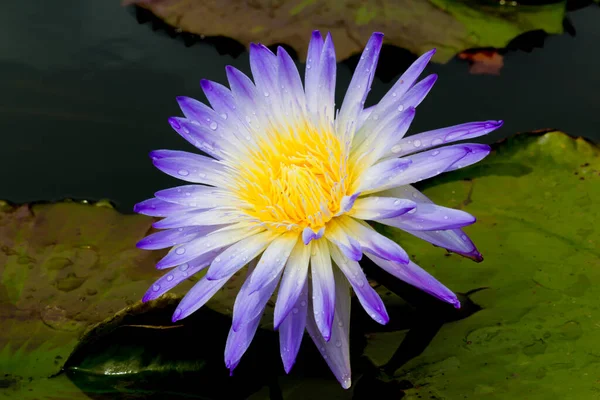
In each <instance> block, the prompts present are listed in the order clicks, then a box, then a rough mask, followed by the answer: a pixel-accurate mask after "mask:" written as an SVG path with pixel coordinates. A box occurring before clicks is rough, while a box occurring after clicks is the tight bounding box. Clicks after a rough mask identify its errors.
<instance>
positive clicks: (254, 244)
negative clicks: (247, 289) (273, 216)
mask: <svg viewBox="0 0 600 400" xmlns="http://www.w3.org/2000/svg"><path fill="white" fill-rule="evenodd" d="M276 235H277V234H274V233H273V232H271V231H264V232H261V233H258V234H255V235H252V236H249V237H247V238H244V239H242V240H240V241H239V242H237V243H235V244H234V245H232V246H231V247H229V248H228V249H227V250H225V251H224V252H223V253H221V254H219V255H218V256H217V257H215V259H214V260H213V262H212V264H211V265H210V268H209V269H208V272H207V273H206V277H207V278H208V279H210V280H219V279H222V278H224V277H226V276H229V275H231V274H234V273H236V272H237V271H239V270H240V269H241V268H242V267H244V265H246V264H248V262H249V261H252V260H253V259H254V258H255V257H257V256H258V255H259V254H260V253H262V252H263V251H264V250H265V248H267V246H269V244H270V243H271V241H272V240H273V238H274V237H276Z"/></svg>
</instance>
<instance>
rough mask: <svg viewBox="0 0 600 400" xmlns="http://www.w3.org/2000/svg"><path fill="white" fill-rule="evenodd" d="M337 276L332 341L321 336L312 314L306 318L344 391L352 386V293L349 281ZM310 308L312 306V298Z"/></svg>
mask: <svg viewBox="0 0 600 400" xmlns="http://www.w3.org/2000/svg"><path fill="white" fill-rule="evenodd" d="M334 275H335V283H334V284H335V318H334V323H333V327H332V330H331V340H325V339H323V337H322V336H321V332H320V329H319V325H318V323H317V322H316V321H315V318H314V316H313V315H311V313H308V315H307V317H306V329H307V330H308V333H309V334H310V337H311V338H312V340H313V342H315V345H316V346H317V349H319V351H320V352H321V355H322V356H323V358H324V359H325V362H327V365H329V369H331V372H333V374H334V375H335V377H336V378H337V380H338V381H339V382H340V384H341V385H342V387H343V388H344V389H348V388H349V387H350V385H351V371H350V338H349V333H350V291H349V289H350V288H349V286H348V281H347V280H346V278H345V277H344V276H343V275H342V273H341V272H340V271H338V270H337V269H336V270H335V271H334ZM308 300H309V303H308V304H309V307H311V306H312V304H311V303H312V301H311V298H310V296H309V297H308Z"/></svg>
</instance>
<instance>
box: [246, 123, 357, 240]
mask: <svg viewBox="0 0 600 400" xmlns="http://www.w3.org/2000/svg"><path fill="white" fill-rule="evenodd" d="M250 152H251V157H250V158H249V159H250V161H249V162H247V163H245V164H244V165H242V166H241V168H240V170H239V174H240V175H239V177H238V179H237V182H236V183H237V190H236V191H237V193H238V196H239V197H240V198H241V199H242V200H244V201H245V202H246V203H247V204H248V205H249V207H248V209H246V210H245V211H246V212H247V213H248V214H249V215H250V216H252V217H254V218H256V219H257V220H258V221H260V223H262V224H263V225H264V226H266V227H267V228H269V229H273V230H286V229H287V230H299V231H301V230H303V229H304V228H306V227H310V228H312V229H313V230H314V231H317V230H319V229H320V228H321V227H323V226H325V224H326V223H327V222H328V221H329V220H331V218H333V216H334V215H335V214H336V213H337V212H338V211H339V209H340V203H341V200H342V198H343V197H344V196H345V195H346V190H347V188H348V178H347V176H348V165H347V157H346V156H345V154H344V149H343V147H342V144H341V143H340V141H339V140H338V138H337V137H335V135H334V134H333V132H331V131H330V130H327V129H325V130H320V129H316V128H314V127H313V126H312V125H310V124H309V123H305V124H304V125H303V126H301V127H299V128H296V129H294V128H293V127H286V128H284V129H279V130H277V131H275V132H270V133H268V134H267V135H266V136H265V138H264V139H261V140H260V141H259V142H258V146H257V148H256V149H252V150H250Z"/></svg>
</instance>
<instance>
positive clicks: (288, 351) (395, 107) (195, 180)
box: [135, 31, 502, 388]
mask: <svg viewBox="0 0 600 400" xmlns="http://www.w3.org/2000/svg"><path fill="white" fill-rule="evenodd" d="M382 39H383V35H382V34H381V33H374V34H373V35H372V36H371V38H370V39H369V42H368V43H367V45H366V47H365V49H364V51H363V53H362V56H361V57H360V61H359V63H358V66H357V67H356V71H355V72H354V75H353V77H352V80H351V82H350V84H349V86H348V89H347V91H346V95H345V97H344V100H343V103H342V105H341V107H340V108H339V110H336V107H335V103H334V93H335V80H336V62H335V61H336V58H335V50H334V47H333V41H332V39H331V36H330V35H327V37H326V38H325V39H323V37H322V36H321V34H320V33H319V32H318V31H315V32H313V34H312V38H311V40H310V44H309V49H308V57H307V60H306V69H305V76H304V84H303V82H302V79H301V77H300V74H299V73H298V70H297V68H296V66H295V64H294V62H293V61H292V59H291V57H290V56H289V54H288V53H287V52H286V51H285V50H284V49H283V48H281V47H280V48H278V49H277V54H274V53H273V52H271V51H270V50H269V49H268V48H267V47H265V46H263V45H260V44H252V45H251V47H250V67H251V70H252V76H253V78H254V82H252V80H251V79H250V78H249V77H247V76H246V75H244V74H243V73H242V72H240V71H239V70H237V69H235V68H233V67H230V66H228V67H227V68H226V74H227V79H228V81H229V86H230V88H229V89H228V88H226V87H225V86H223V85H221V84H218V83H215V82H211V81H207V80H202V81H201V86H202V89H203V91H204V93H205V95H206V97H207V98H208V101H209V102H210V107H209V106H207V105H205V104H203V103H201V102H199V101H197V100H194V99H191V98H188V97H179V98H177V101H178V102H179V105H180V107H181V110H182V112H183V114H184V115H185V118H181V117H173V118H170V119H169V123H170V125H171V127H172V128H173V129H174V130H175V131H176V132H177V133H179V134H180V135H181V136H183V137H184V138H185V139H186V140H188V141H189V142H190V143H191V144H193V145H194V146H195V147H197V148H198V149H199V150H200V151H201V152H202V153H204V154H203V155H200V154H192V153H188V152H184V151H175V150H157V151H154V152H152V153H151V157H152V162H153V163H154V165H155V166H156V167H157V168H158V169H160V170H161V171H163V172H164V173H166V174H169V175H171V176H174V177H176V178H179V179H181V180H183V181H186V182H188V184H186V185H184V186H179V187H175V188H171V189H166V190H162V191H159V192H157V193H156V195H155V196H156V197H155V198H152V199H149V200H146V201H143V202H141V203H139V204H137V205H136V207H135V210H136V211H137V212H138V213H141V214H146V215H151V216H156V217H164V218H163V219H161V220H158V221H157V222H156V223H154V227H155V228H157V229H161V231H159V232H158V233H154V234H152V235H150V236H148V237H146V238H145V239H143V240H141V241H140V242H139V244H138V247H140V248H142V249H162V248H169V247H171V250H170V251H169V253H168V254H167V255H166V256H165V257H164V258H163V259H162V260H160V261H159V262H158V263H157V268H159V269H165V270H167V271H166V274H165V275H164V276H163V277H161V278H160V279H159V280H157V281H156V282H155V283H154V285H152V287H150V289H149V290H148V292H147V293H146V295H145V296H144V299H143V300H144V301H149V300H152V299H155V298H157V297H159V296H160V295H162V294H163V293H165V292H167V291H168V290H170V289H171V288H173V287H174V286H176V285H177V284H179V283H180V282H182V281H184V280H185V279H187V278H188V277H190V276H192V275H194V274H198V273H200V271H202V270H205V269H207V270H206V273H205V275H204V276H203V277H202V278H201V279H200V280H199V281H198V282H197V283H196V284H195V286H193V288H192V289H190V291H189V292H188V293H187V294H186V295H185V297H184V298H183V299H182V300H181V302H180V303H179V305H178V307H177V308H176V310H175V313H174V315H173V321H177V320H180V319H182V318H185V317H186V316H188V315H190V314H192V313H193V312H194V311H196V310H198V309H199V308H200V307H202V306H203V305H204V304H205V303H206V302H207V301H208V300H209V299H210V298H211V296H213V295H214V294H215V293H216V292H217V291H219V289H220V288H221V287H222V286H223V285H224V284H225V283H226V282H227V281H228V280H229V279H230V278H231V277H232V276H233V275H234V274H236V273H237V272H238V271H240V270H241V269H242V268H245V267H247V272H246V274H247V277H246V280H245V282H244V284H243V286H242V287H241V289H240V291H239V293H238V294H237V297H236V300H235V304H234V306H233V322H232V327H231V330H230V332H229V336H228V338H227V344H226V348H225V364H226V366H227V367H228V368H229V369H230V370H231V371H233V369H234V368H235V367H236V366H237V365H238V363H239V362H240V359H241V358H242V355H243V354H244V352H245V351H246V350H247V348H248V346H249V345H250V342H251V341H252V338H253V336H254V334H255V332H256V329H257V327H258V325H259V322H260V319H261V317H262V315H263V312H264V310H265V306H266V303H267V301H268V300H269V299H270V298H271V297H272V296H273V294H274V292H275V289H277V294H276V297H277V298H276V306H275V311H274V327H275V329H277V330H279V338H280V347H281V358H282V361H283V365H284V369H285V371H286V372H289V371H290V369H291V368H292V366H293V364H294V361H295V359H296V355H297V353H298V349H299V347H300V343H301V340H302V337H303V334H304V330H305V329H306V330H308V332H309V334H310V336H311V337H312V340H313V341H314V342H315V344H316V345H317V348H318V349H319V351H320V352H321V354H322V356H323V358H324V359H325V360H326V362H327V364H328V365H329V367H330V369H331V370H332V372H333V374H334V375H335V376H336V378H337V379H338V381H339V382H340V383H341V385H342V386H343V387H344V388H348V387H350V384H351V372H350V360H349V348H348V337H349V322H350V321H349V315H350V287H351V288H352V290H353V291H354V294H355V295H356V297H357V298H358V300H359V302H360V304H361V305H362V306H363V308H364V309H365V311H366V312H367V313H368V314H369V315H370V316H371V318H373V319H374V320H375V321H377V322H378V323H380V324H385V323H387V322H388V320H389V317H388V314H387V312H386V309H385V305H384V304H383V302H382V301H381V299H380V297H379V296H378V294H377V293H376V291H375V290H374V289H373V288H372V287H371V286H370V285H369V282H368V281H367V278H366V276H365V274H364V273H363V270H362V269H361V267H360V264H359V261H360V260H361V259H362V257H363V254H364V255H366V257H368V258H370V259H371V260H372V261H373V262H374V263H375V264H376V265H378V266H379V267H381V268H382V269H384V270H385V271H387V272H388V273H390V274H392V275H394V276H395V277H397V278H399V279H402V280H404V281H406V282H408V283H409V284H411V285H414V286H416V287H418V288H420V289H421V290H423V291H425V292H427V293H429V294H431V295H433V296H435V297H437V298H439V299H441V300H443V301H446V302H448V303H451V304H453V305H454V306H455V307H459V306H460V303H459V301H458V299H457V297H456V295H455V294H454V293H453V292H452V291H450V290H449V289H447V288H446V287H445V286H444V285H442V284H441V283H440V282H438V281H437V280H436V279H435V278H433V277H432V276H431V275H430V274H428V273H427V272H425V271H424V270H422V269H421V268H420V267H418V266H417V265H416V264H415V263H413V262H412V261H411V260H410V258H409V256H408V255H407V253H406V251H404V250H403V249H402V247H401V246H400V245H399V244H398V243H395V242H394V241H392V240H390V239H389V238H387V237H385V236H384V235H381V234H379V233H378V232H376V231H375V230H374V229H373V228H372V227H371V226H370V225H369V223H368V222H366V221H375V222H378V223H381V224H385V225H389V226H393V227H397V228H400V229H402V230H404V231H406V232H408V233H410V234H412V235H415V236H417V237H419V238H422V239H424V240H426V241H428V242H430V243H433V244H434V245H436V246H440V247H443V248H446V249H448V250H451V251H453V252H455V253H459V254H462V255H464V256H467V257H470V258H473V259H475V260H481V255H480V253H479V252H478V251H477V249H476V248H475V246H474V245H473V243H472V242H471V240H470V239H469V238H468V237H467V236H466V235H465V233H464V232H463V231H461V229H460V228H461V227H463V226H466V225H469V224H472V223H473V222H475V218H474V217H473V216H471V215H469V214H468V213H466V212H464V211H459V210H454V209H450V208H446V207H442V206H438V205H435V204H433V203H432V202H431V201H430V200H429V199H428V198H427V197H425V196H424V195H423V194H422V193H420V192H419V191H418V190H416V189H415V188H413V187H412V186H410V185H411V184H412V183H414V182H418V181H421V180H423V179H426V178H430V177H433V176H436V175H438V174H441V173H443V172H446V171H451V170H454V169H457V168H462V167H466V166H468V165H471V164H473V163H475V162H477V161H479V160H481V159H482V158H484V157H485V156H486V155H487V154H488V153H489V151H490V148H489V147H488V146H486V145H482V144H464V143H463V144H452V145H447V144H449V143H452V142H456V141H459V140H464V139H469V138H474V137H477V136H481V135H485V134H487V133H489V132H491V131H493V130H494V129H496V128H498V127H500V126H501V125H502V121H483V122H471V123H466V124H462V125H457V126H452V127H449V128H442V129H437V130H433V131H429V132H424V133H420V134H416V135H412V136H410V137H408V138H403V137H404V135H405V133H406V131H407V130H408V128H409V126H410V124H411V122H412V120H413V118H414V117H415V112H416V108H417V106H418V105H419V104H420V103H421V101H422V100H423V99H424V98H425V96H426V95H427V93H429V91H430V90H431V88H432V87H433V84H434V83H435V81H436V79H437V76H436V75H429V76H427V77H425V78H424V79H422V80H420V81H418V82H417V79H418V77H419V75H420V74H421V72H422V71H423V69H424V68H425V66H426V64H427V63H428V61H429V60H430V59H431V57H432V56H433V54H434V53H435V50H431V51H429V52H427V53H425V54H423V55H422V56H421V57H419V58H418V59H417V60H416V61H415V62H414V64H412V65H411V66H410V67H409V68H408V70H406V72H405V73H404V74H403V75H402V76H401V77H400V79H398V81H397V82H396V84H395V85H394V86H393V87H392V88H391V89H390V91H389V92H388V93H387V94H386V95H385V96H384V97H383V98H382V99H381V101H380V102H379V103H378V104H377V105H375V106H373V107H370V108H367V109H365V108H364V104H365V99H366V97H367V93H368V92H369V89H370V86H371V83H372V81H373V77H374V74H375V68H376V64H377V59H378V56H379V52H380V50H381V45H382Z"/></svg>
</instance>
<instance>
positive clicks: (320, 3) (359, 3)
mask: <svg viewBox="0 0 600 400" xmlns="http://www.w3.org/2000/svg"><path fill="white" fill-rule="evenodd" d="M123 3H124V4H132V3H133V4H138V5H140V6H142V7H145V8H148V9H149V10H151V11H152V12H153V13H154V14H155V15H157V16H158V17H160V18H162V19H163V20H164V21H165V22H166V23H167V24H169V25H171V26H173V27H175V28H176V29H177V30H183V31H185V32H189V33H194V34H198V35H204V36H226V37H230V38H233V39H236V40H237V41H239V42H241V43H243V44H244V45H247V44H248V43H250V42H261V43H264V44H266V45H271V44H277V43H284V44H287V45H290V46H292V47H293V48H294V49H295V50H296V51H297V52H298V54H299V56H300V58H301V59H302V60H303V59H304V58H305V56H306V50H307V47H306V40H307V37H308V36H307V35H309V33H310V32H311V31H312V30H314V29H321V30H323V31H330V32H331V33H332V34H333V36H334V39H335V47H336V55H337V57H338V60H343V59H346V58H348V57H349V56H350V55H352V54H357V53H359V52H360V51H361V50H362V48H363V46H364V43H365V42H366V40H367V39H368V38H369V36H370V35H371V33H372V32H374V31H380V32H384V33H385V35H386V36H385V40H386V43H388V44H392V45H396V46H399V47H402V48H405V49H408V50H410V51H412V52H413V53H416V54H422V53H424V52H426V51H428V50H430V49H431V48H432V47H437V49H438V52H437V54H436V55H435V57H434V61H438V62H446V61H447V60H449V59H450V58H452V57H453V56H454V55H456V54H458V53H460V52H461V51H463V50H466V49H470V48H481V47H496V48H503V47H506V45H507V44H508V43H509V42H510V41H511V40H512V39H514V38H515V37H517V36H519V35H520V34H522V33H524V32H528V31H533V30H544V31H546V32H547V33H549V34H557V33H562V32H563V27H562V21H563V18H564V16H565V2H564V1H562V2H557V3H554V4H548V5H541V6H534V7H532V6H522V5H519V6H511V5H510V3H511V2H508V1H507V2H506V3H507V6H506V7H504V6H498V5H496V6H483V5H481V4H479V5H477V4H476V2H464V1H452V0H430V1H423V0H383V1H377V2H372V1H365V0H344V1H339V0H293V1H272V0H254V1H248V2H239V1H233V0H210V1H191V0H125V1H123Z"/></svg>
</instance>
